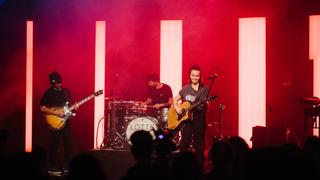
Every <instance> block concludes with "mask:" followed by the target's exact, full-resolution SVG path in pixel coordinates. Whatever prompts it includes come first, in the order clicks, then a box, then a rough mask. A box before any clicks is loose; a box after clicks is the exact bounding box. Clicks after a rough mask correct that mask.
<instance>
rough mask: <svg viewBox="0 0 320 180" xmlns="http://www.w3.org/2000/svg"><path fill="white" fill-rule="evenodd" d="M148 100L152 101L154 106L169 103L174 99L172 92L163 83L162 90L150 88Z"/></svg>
mask: <svg viewBox="0 0 320 180" xmlns="http://www.w3.org/2000/svg"><path fill="white" fill-rule="evenodd" d="M148 98H150V99H152V104H161V103H167V102H168V101H169V99H170V98H172V90H171V88H170V86H168V85H167V84H164V83H163V86H162V87H161V88H160V89H155V88H150V89H149V95H148Z"/></svg>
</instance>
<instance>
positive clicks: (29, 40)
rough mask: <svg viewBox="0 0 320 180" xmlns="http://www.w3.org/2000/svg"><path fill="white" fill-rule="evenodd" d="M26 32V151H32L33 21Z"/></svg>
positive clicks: (29, 22)
mask: <svg viewBox="0 0 320 180" xmlns="http://www.w3.org/2000/svg"><path fill="white" fill-rule="evenodd" d="M26 24H27V30H26V46H27V48H26V125H25V151H26V152H31V151H32V85H33V79H32V72H33V21H27V23H26Z"/></svg>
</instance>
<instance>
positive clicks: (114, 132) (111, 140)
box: [103, 100, 169, 150]
mask: <svg viewBox="0 0 320 180" xmlns="http://www.w3.org/2000/svg"><path fill="white" fill-rule="evenodd" d="M107 104H108V105H107V115H108V117H107V118H108V124H107V127H106V126H105V127H106V128H105V137H104V142H103V145H104V147H105V148H111V149H117V150H128V149H129V147H130V145H131V142H130V137H131V135H132V134H133V133H134V132H136V131H138V130H145V131H148V132H150V134H151V135H152V137H153V139H156V136H155V131H158V130H164V129H166V128H167V121H168V110H169V109H168V108H162V109H159V110H158V109H155V108H153V107H151V106H147V105H145V104H144V103H142V102H139V101H122V100H108V103H107Z"/></svg>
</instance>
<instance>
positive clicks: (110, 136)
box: [104, 74, 119, 147]
mask: <svg viewBox="0 0 320 180" xmlns="http://www.w3.org/2000/svg"><path fill="white" fill-rule="evenodd" d="M118 79H119V74H116V77H115V78H114V80H113V85H112V87H111V90H110V92H109V97H107V98H106V99H107V101H108V106H107V120H108V124H107V128H105V135H107V137H105V138H104V139H105V140H104V141H107V142H108V143H110V144H109V145H110V146H111V147H112V146H113V143H114V142H113V141H114V130H115V128H116V127H115V122H114V121H115V119H114V118H115V117H114V113H113V112H112V109H113V107H112V103H111V102H112V101H114V97H113V91H114V89H115V87H116V84H117V82H118ZM106 139H107V140H106ZM107 142H104V144H105V145H106V144H107Z"/></svg>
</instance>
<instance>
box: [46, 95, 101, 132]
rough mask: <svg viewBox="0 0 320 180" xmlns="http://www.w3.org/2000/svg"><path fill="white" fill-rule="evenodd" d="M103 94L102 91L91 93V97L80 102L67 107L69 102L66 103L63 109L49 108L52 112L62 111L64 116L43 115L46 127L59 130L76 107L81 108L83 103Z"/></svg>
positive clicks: (73, 114) (72, 114)
mask: <svg viewBox="0 0 320 180" xmlns="http://www.w3.org/2000/svg"><path fill="white" fill-rule="evenodd" d="M101 94H103V90H99V91H97V92H95V93H93V94H92V95H90V96H88V97H86V98H84V99H82V100H81V101H79V102H77V103H75V104H73V105H71V106H69V102H66V104H65V105H64V106H63V107H53V108H51V109H52V110H54V111H58V110H60V109H63V110H64V115H63V117H60V116H57V115H53V114H45V115H44V117H45V121H46V123H47V125H48V126H49V128H50V129H51V130H55V131H58V130H61V129H62V128H63V127H64V126H65V125H66V122H67V120H68V119H69V118H71V117H74V116H75V115H76V114H75V113H74V112H72V111H73V110H74V109H75V108H76V107H77V106H78V107H79V106H81V105H82V104H84V103H85V102H88V101H89V100H91V99H92V98H94V97H95V96H99V95H101Z"/></svg>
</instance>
